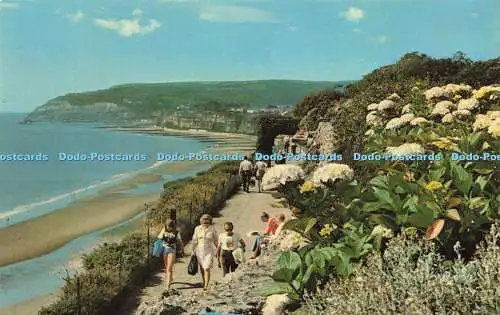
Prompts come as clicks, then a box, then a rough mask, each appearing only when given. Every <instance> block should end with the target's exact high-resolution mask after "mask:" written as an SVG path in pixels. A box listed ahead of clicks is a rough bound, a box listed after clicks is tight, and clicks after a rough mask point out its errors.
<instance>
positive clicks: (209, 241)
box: [192, 214, 219, 290]
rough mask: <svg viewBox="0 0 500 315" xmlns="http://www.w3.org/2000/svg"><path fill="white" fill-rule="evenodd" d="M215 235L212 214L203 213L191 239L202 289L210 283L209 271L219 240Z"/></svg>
mask: <svg viewBox="0 0 500 315" xmlns="http://www.w3.org/2000/svg"><path fill="white" fill-rule="evenodd" d="M217 236H218V234H217V231H216V230H215V227H214V226H213V221H212V216H210V215H208V214H204V215H203V216H202V217H201V219H200V225H198V226H197V227H196V228H195V229H194V233H193V241H192V244H193V245H192V246H193V252H192V253H193V255H196V257H197V258H198V263H199V265H200V273H201V276H202V277H203V290H207V289H208V284H209V283H210V271H211V269H212V267H213V260H214V256H215V249H216V246H217V244H218V242H219V241H218V239H217Z"/></svg>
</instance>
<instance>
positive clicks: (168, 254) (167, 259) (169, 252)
mask: <svg viewBox="0 0 500 315" xmlns="http://www.w3.org/2000/svg"><path fill="white" fill-rule="evenodd" d="M158 239H160V240H162V241H163V262H164V264H165V273H166V278H167V290H170V287H171V286H172V281H173V277H174V263H175V261H176V253H177V249H180V252H181V255H183V254H184V244H183V243H182V238H181V234H180V233H179V231H177V227H176V224H175V221H174V220H171V219H169V220H167V222H166V223H165V225H164V227H163V228H162V230H161V232H160V234H158Z"/></svg>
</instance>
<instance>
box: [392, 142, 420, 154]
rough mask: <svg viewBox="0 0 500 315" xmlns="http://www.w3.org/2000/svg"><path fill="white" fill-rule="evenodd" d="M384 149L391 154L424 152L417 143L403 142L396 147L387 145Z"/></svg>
mask: <svg viewBox="0 0 500 315" xmlns="http://www.w3.org/2000/svg"><path fill="white" fill-rule="evenodd" d="M386 151H387V152H389V153H391V154H393V155H406V154H417V153H425V149H424V148H423V147H422V146H421V145H420V144H418V143H405V144H402V145H400V146H398V147H387V148H386Z"/></svg>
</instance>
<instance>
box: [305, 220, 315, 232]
mask: <svg viewBox="0 0 500 315" xmlns="http://www.w3.org/2000/svg"><path fill="white" fill-rule="evenodd" d="M317 222H318V220H316V219H315V218H310V219H309V220H308V221H307V225H306V227H305V228H304V233H305V234H307V233H309V231H311V229H312V228H313V227H314V226H315V225H316V223H317Z"/></svg>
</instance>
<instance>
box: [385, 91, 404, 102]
mask: <svg viewBox="0 0 500 315" xmlns="http://www.w3.org/2000/svg"><path fill="white" fill-rule="evenodd" d="M387 99H388V100H390V101H394V102H399V101H400V100H401V97H400V96H399V95H397V94H396V93H392V94H391V95H390V96H389V97H388V98H387Z"/></svg>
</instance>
